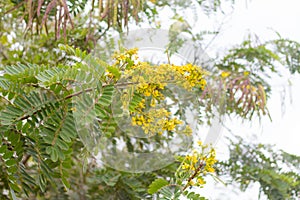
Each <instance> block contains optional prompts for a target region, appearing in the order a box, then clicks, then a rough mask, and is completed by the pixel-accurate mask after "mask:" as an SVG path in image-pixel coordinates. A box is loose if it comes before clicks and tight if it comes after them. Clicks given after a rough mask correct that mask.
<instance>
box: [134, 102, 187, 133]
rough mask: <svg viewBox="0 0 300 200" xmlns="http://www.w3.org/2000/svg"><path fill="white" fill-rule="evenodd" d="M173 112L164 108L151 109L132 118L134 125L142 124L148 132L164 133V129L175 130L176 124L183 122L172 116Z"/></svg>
mask: <svg viewBox="0 0 300 200" xmlns="http://www.w3.org/2000/svg"><path fill="white" fill-rule="evenodd" d="M170 115H171V113H170V112H168V111H167V110H166V109H164V108H160V109H151V110H150V111H149V112H145V113H140V114H137V115H135V116H133V117H132V118H131V120H132V125H134V126H136V125H138V126H141V127H142V129H143V130H144V132H145V133H146V134H151V135H153V134H155V133H158V134H159V135H161V134H163V132H164V131H174V130H175V129H176V126H177V125H179V124H182V123H183V122H182V121H181V120H178V119H177V118H171V119H170Z"/></svg>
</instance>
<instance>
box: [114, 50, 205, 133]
mask: <svg viewBox="0 0 300 200" xmlns="http://www.w3.org/2000/svg"><path fill="white" fill-rule="evenodd" d="M114 59H115V60H116V62H115V64H114V65H113V67H114V69H118V70H119V71H120V73H122V78H123V79H124V80H126V81H128V83H129V84H128V88H127V89H125V90H127V91H126V94H133V91H135V92H137V93H138V94H139V95H140V96H141V97H142V98H143V101H141V102H139V103H138V105H137V104H135V108H134V110H131V111H130V115H131V119H132V125H133V126H140V127H141V128H142V129H143V130H144V132H145V133H147V134H148V133H149V134H163V133H164V132H165V131H170V132H172V131H175V130H176V131H179V129H178V127H179V126H178V125H181V124H183V121H181V120H180V119H177V118H176V117H172V116H171V113H169V112H168V111H167V110H166V109H162V108H160V109H158V108H156V107H157V105H158V104H159V103H161V102H164V101H165V99H166V98H165V96H164V94H163V91H164V90H165V88H166V86H167V85H168V84H176V85H178V86H181V87H183V88H185V89H187V90H192V89H193V88H201V89H204V87H205V85H206V81H205V79H204V76H205V72H204V70H202V68H200V67H198V66H195V65H192V64H186V65H183V66H176V65H171V64H161V65H154V66H153V65H150V64H149V63H147V62H140V61H138V57H137V49H131V50H127V51H125V52H123V53H120V54H116V55H115V56H114ZM122 99H124V100H125V101H126V99H130V97H129V96H128V97H126V98H125V97H124V98H123V97H122V98H121V100H122ZM145 100H146V101H147V104H146V101H145ZM122 101H123V100H122ZM127 105H128V103H124V102H123V107H124V108H125V107H126V106H127ZM146 105H150V107H151V108H150V109H149V108H146V107H147V106H146ZM180 132H182V133H184V134H186V135H191V133H192V130H191V128H190V127H189V126H188V125H186V126H185V128H180Z"/></svg>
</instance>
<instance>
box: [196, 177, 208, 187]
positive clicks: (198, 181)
mask: <svg viewBox="0 0 300 200" xmlns="http://www.w3.org/2000/svg"><path fill="white" fill-rule="evenodd" d="M197 183H198V184H199V185H204V184H205V183H206V182H205V180H204V179H203V177H198V178H197Z"/></svg>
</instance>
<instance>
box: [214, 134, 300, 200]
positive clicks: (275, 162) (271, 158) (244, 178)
mask: <svg viewBox="0 0 300 200" xmlns="http://www.w3.org/2000/svg"><path fill="white" fill-rule="evenodd" d="M235 140H237V141H234V140H230V145H229V150H230V157H229V159H228V160H226V161H221V162H219V163H218V166H219V167H217V168H218V169H219V170H220V171H219V174H223V175H225V176H226V173H229V175H230V177H231V178H230V179H229V180H230V183H232V182H236V183H238V185H239V186H240V188H241V190H243V191H245V190H246V189H247V188H248V187H249V186H250V185H251V183H254V182H258V183H259V184H260V192H263V193H264V194H265V195H266V196H267V197H268V199H271V200H273V199H274V200H277V199H297V198H298V197H299V193H300V176H299V174H300V172H299V169H300V157H299V156H296V155H292V154H289V153H286V152H284V151H282V150H280V151H279V150H276V149H275V148H274V146H271V145H265V144H256V143H245V142H244V141H243V139H242V138H240V137H236V138H235Z"/></svg>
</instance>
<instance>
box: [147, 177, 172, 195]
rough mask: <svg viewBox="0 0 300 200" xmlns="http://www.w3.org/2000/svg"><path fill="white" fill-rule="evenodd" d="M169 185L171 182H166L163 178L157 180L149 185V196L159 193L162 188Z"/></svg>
mask: <svg viewBox="0 0 300 200" xmlns="http://www.w3.org/2000/svg"><path fill="white" fill-rule="evenodd" d="M168 184H169V182H168V181H166V180H165V179H162V178H159V179H156V180H154V181H153V182H152V183H151V184H150V185H149V188H148V193H149V194H154V193H157V192H158V191H159V190H160V189H161V188H162V187H164V186H166V185H168Z"/></svg>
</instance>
